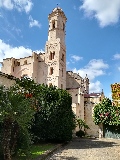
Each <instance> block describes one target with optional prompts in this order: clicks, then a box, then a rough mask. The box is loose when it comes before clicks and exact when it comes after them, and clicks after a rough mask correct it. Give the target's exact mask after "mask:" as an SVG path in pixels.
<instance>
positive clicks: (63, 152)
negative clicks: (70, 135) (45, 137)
mask: <svg viewBox="0 0 120 160" xmlns="http://www.w3.org/2000/svg"><path fill="white" fill-rule="evenodd" d="M46 160H120V139H119V140H115V139H101V140H98V139H79V138H75V139H74V140H73V141H72V142H70V143H69V144H68V145H66V146H65V147H63V148H61V149H59V150H58V151H56V152H55V153H54V154H53V155H52V156H51V157H48V158H47V159H46Z"/></svg>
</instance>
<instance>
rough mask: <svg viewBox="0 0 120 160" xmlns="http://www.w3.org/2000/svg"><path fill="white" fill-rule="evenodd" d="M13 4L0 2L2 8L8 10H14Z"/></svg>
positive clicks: (7, 1)
mask: <svg viewBox="0 0 120 160" xmlns="http://www.w3.org/2000/svg"><path fill="white" fill-rule="evenodd" d="M13 6H14V5H13V3H12V1H11V0H0V7H4V8H6V9H9V10H11V9H13Z"/></svg>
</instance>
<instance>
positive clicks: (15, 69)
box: [0, 7, 104, 137]
mask: <svg viewBox="0 0 120 160" xmlns="http://www.w3.org/2000/svg"><path fill="white" fill-rule="evenodd" d="M48 21H49V29H48V40H47V41H46V44H45V53H39V54H37V53H35V52H33V53H31V56H29V57H24V58H20V59H15V58H6V59H3V62H2V68H1V72H0V81H1V84H4V85H7V84H6V80H8V79H10V81H12V80H14V78H21V77H30V78H32V79H34V81H35V82H36V83H39V84H43V83H44V84H46V85H48V86H50V85H53V86H56V87H58V88H61V89H65V90H67V91H68V92H69V93H70V94H71V95H72V109H73V111H74V113H75V114H76V117H77V118H81V119H83V120H85V122H86V123H87V124H88V126H89V127H90V129H87V130H86V133H87V134H88V135H92V136H96V137H98V126H97V125H95V124H94V122H93V118H92V114H93V108H94V106H95V104H97V103H99V102H100V101H101V100H102V98H103V97H104V94H103V92H101V93H89V79H88V77H87V75H86V77H84V78H83V77H81V76H80V75H79V74H77V73H73V72H72V71H66V45H65V32H66V30H65V29H66V28H65V26H66V21H67V18H66V16H65V14H64V12H63V11H62V9H61V8H59V7H57V8H55V9H53V11H52V12H51V13H50V14H49V16H48ZM10 75H11V76H12V77H13V78H10V77H11V76H10ZM3 78H4V79H6V80H3ZM7 83H9V82H8V81H7ZM9 84H11V83H9ZM77 130H78V128H77Z"/></svg>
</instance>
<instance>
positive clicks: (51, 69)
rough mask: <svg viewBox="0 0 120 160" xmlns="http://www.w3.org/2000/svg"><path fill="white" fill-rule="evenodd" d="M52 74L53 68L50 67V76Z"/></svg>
mask: <svg viewBox="0 0 120 160" xmlns="http://www.w3.org/2000/svg"><path fill="white" fill-rule="evenodd" d="M52 74H53V67H50V75H52Z"/></svg>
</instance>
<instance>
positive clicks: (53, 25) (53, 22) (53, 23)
mask: <svg viewBox="0 0 120 160" xmlns="http://www.w3.org/2000/svg"><path fill="white" fill-rule="evenodd" d="M54 28H55V20H53V21H52V29H54Z"/></svg>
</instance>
